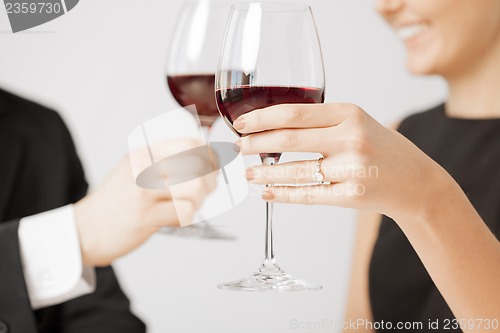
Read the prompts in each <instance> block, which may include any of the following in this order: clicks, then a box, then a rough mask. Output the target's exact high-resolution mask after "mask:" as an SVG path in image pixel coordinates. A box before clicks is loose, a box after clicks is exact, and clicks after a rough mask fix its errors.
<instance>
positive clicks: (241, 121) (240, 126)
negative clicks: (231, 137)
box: [233, 117, 245, 131]
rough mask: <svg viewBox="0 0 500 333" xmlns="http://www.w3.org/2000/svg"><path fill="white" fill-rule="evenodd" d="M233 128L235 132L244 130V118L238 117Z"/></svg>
mask: <svg viewBox="0 0 500 333" xmlns="http://www.w3.org/2000/svg"><path fill="white" fill-rule="evenodd" d="M233 127H234V129H235V130H237V131H241V130H242V129H244V128H245V117H239V118H238V119H236V121H235V122H234V124H233Z"/></svg>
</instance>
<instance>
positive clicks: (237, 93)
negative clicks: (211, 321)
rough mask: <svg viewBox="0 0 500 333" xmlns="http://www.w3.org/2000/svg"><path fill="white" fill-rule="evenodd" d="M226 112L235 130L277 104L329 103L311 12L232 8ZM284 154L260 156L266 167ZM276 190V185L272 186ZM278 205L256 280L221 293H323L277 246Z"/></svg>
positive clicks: (224, 77) (221, 94) (222, 72)
mask: <svg viewBox="0 0 500 333" xmlns="http://www.w3.org/2000/svg"><path fill="white" fill-rule="evenodd" d="M215 82H216V98H217V106H218V108H219V111H220V114H221V115H222V117H223V118H224V120H225V122H226V123H227V124H228V125H229V126H230V127H231V128H232V129H233V130H234V132H235V133H236V134H237V135H239V136H241V134H240V133H238V132H237V131H236V130H235V129H234V128H233V127H232V125H233V122H234V121H235V120H236V119H237V118H238V117H239V116H241V115H243V114H245V113H247V112H250V111H253V110H255V109H262V108H265V107H269V106H272V105H276V104H287V103H323V102H324V90H325V74H324V69H323V58H322V54H321V46H320V43H319V37H318V34H317V30H316V26H315V22H314V18H313V15H312V11H311V8H310V7H309V6H307V5H302V4H292V3H251V4H237V5H234V6H233V7H232V10H231V14H230V17H229V20H228V23H227V26H226V31H225V34H224V40H223V44H222V50H221V54H220V59H219V67H218V70H217V76H216V80H215ZM280 157H281V153H278V152H271V153H265V152H262V153H261V154H260V158H261V160H262V163H263V164H264V165H274V164H276V163H278V162H279V159H280ZM268 186H272V185H268ZM272 217H273V204H272V203H266V242H265V256H264V261H263V263H262V265H261V267H260V268H259V269H258V270H257V271H256V272H255V273H253V274H252V275H251V276H249V277H246V278H243V279H241V280H237V281H233V282H229V283H224V284H221V285H219V286H218V287H219V288H221V289H230V290H244V291H267V290H274V291H300V290H318V289H321V288H322V287H321V286H318V285H314V284H311V283H308V282H305V281H302V280H299V279H297V278H295V277H293V276H292V275H290V274H287V273H285V272H284V271H283V270H282V269H281V268H280V267H279V266H278V264H277V263H276V260H275V257H274V246H273V226H272V223H273V221H272Z"/></svg>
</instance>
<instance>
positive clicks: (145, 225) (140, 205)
mask: <svg viewBox="0 0 500 333" xmlns="http://www.w3.org/2000/svg"><path fill="white" fill-rule="evenodd" d="M200 145H202V143H200V142H197V141H192V140H183V141H176V142H170V143H167V144H166V145H165V154H164V155H165V156H168V155H174V154H175V153H177V152H179V148H180V147H182V151H185V150H189V149H191V148H194V147H197V146H200ZM134 154H135V155H134V156H133V158H132V160H135V161H136V162H137V159H140V160H142V159H144V161H143V162H144V164H148V163H150V162H149V161H148V160H147V159H149V155H148V154H147V153H145V152H144V151H137V152H135V153H134ZM200 161H202V160H200ZM206 163H210V161H206ZM186 169H187V170H191V171H189V172H193V173H194V172H196V168H186ZM186 169H185V170H180V171H181V172H183V173H185V172H186ZM201 169H203V168H201ZM174 176H175V175H171V174H170V175H169V174H165V175H164V177H165V188H164V189H160V190H150V189H143V188H140V187H139V186H137V185H136V183H135V177H134V175H133V172H132V168H131V164H130V161H129V159H128V158H126V159H124V160H123V161H122V162H121V163H120V164H119V165H118V167H117V168H116V169H115V170H114V172H112V174H111V175H110V176H109V177H108V179H107V180H106V181H105V182H104V183H103V184H102V185H101V186H100V187H99V188H98V189H97V190H96V191H94V192H93V193H91V194H89V195H88V196H87V197H85V198H84V199H82V200H81V201H79V202H78V203H76V204H75V215H76V222H77V228H78V232H79V236H80V243H81V249H82V257H83V262H84V264H85V265H90V266H107V265H109V264H110V263H111V262H112V261H113V260H114V259H116V258H118V257H121V256H123V255H125V254H127V253H128V252H130V251H132V250H134V249H135V248H137V247H138V246H139V245H141V244H142V243H143V242H145V241H146V240H147V239H148V238H149V237H150V236H151V235H152V234H153V233H155V232H156V231H157V230H158V229H159V228H160V227H162V226H175V227H178V226H179V220H184V221H186V220H190V219H192V216H193V214H194V213H195V211H196V210H197V209H198V208H200V206H201V204H202V202H203V199H204V198H205V196H206V195H207V194H208V193H210V192H211V191H212V190H213V189H214V188H215V186H216V179H215V176H213V175H212V176H205V177H203V178H200V176H202V175H196V174H193V175H192V176H191V177H189V178H190V179H193V180H191V181H189V182H188V183H186V184H185V185H184V184H183V185H180V186H183V187H181V188H180V190H176V192H175V205H174V201H173V199H172V194H171V192H170V190H169V188H168V183H169V179H170V178H169V177H174ZM184 177H185V174H184ZM178 214H179V215H178Z"/></svg>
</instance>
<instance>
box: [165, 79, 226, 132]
mask: <svg viewBox="0 0 500 333" xmlns="http://www.w3.org/2000/svg"><path fill="white" fill-rule="evenodd" d="M167 83H168V87H169V89H170V91H171V92H172V95H173V96H174V98H175V100H176V101H177V103H179V104H180V105H181V106H183V107H186V106H189V105H193V104H194V105H195V106H196V111H197V113H198V116H199V118H200V123H201V126H206V127H210V126H212V125H213V123H214V122H215V120H217V118H218V117H219V110H217V104H216V103H215V97H214V86H215V74H190V75H168V76H167Z"/></svg>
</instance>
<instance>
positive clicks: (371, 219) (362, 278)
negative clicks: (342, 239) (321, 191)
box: [344, 212, 381, 333]
mask: <svg viewBox="0 0 500 333" xmlns="http://www.w3.org/2000/svg"><path fill="white" fill-rule="evenodd" d="M380 218H381V216H380V214H376V213H370V212H359V215H358V221H357V226H356V243H355V247H354V256H353V261H352V269H351V271H352V273H351V283H350V286H349V296H348V297H349V298H348V300H347V307H346V313H345V315H344V318H345V320H344V321H345V322H347V323H348V322H349V321H356V320H357V319H361V320H368V321H373V315H372V310H371V304H370V295H369V291H368V277H369V274H368V273H369V272H368V270H369V266H370V259H371V256H372V252H373V246H374V245H375V241H376V239H377V235H378V228H379V226H380ZM344 332H352V330H349V329H346V330H344ZM355 332H360V331H359V330H356V331H355ZM364 332H366V333H374V332H375V331H373V330H367V331H364ZM361 333H363V332H361Z"/></svg>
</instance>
